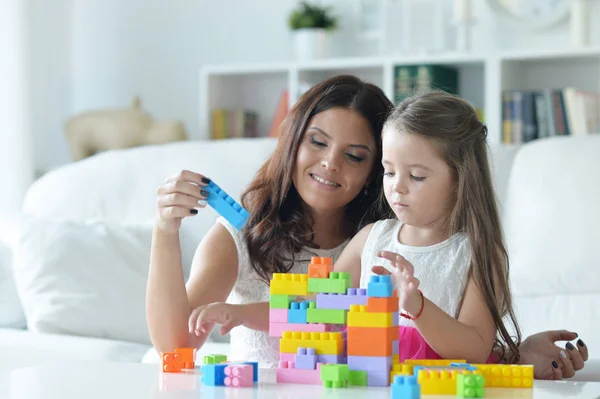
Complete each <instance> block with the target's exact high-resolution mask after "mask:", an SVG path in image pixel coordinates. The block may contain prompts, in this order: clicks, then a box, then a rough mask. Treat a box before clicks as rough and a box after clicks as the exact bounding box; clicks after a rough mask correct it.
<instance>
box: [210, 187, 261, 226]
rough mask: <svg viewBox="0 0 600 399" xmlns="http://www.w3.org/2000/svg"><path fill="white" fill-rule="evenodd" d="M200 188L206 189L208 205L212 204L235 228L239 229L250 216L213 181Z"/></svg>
mask: <svg viewBox="0 0 600 399" xmlns="http://www.w3.org/2000/svg"><path fill="white" fill-rule="evenodd" d="M202 189H204V190H206V191H208V193H209V195H208V197H207V198H206V201H207V202H208V205H210V206H212V207H213V209H214V210H215V211H217V212H218V213H219V214H220V215H221V216H223V217H224V218H225V219H227V220H228V221H229V223H231V224H232V225H233V226H234V227H235V228H236V229H238V230H240V229H241V228H242V227H244V225H245V224H246V222H247V221H248V218H249V217H250V214H249V213H248V211H247V210H245V209H244V208H242V206H241V205H240V204H238V203H237V202H236V201H235V200H234V199H233V198H231V197H230V196H229V195H228V194H227V193H226V192H225V191H223V190H222V189H221V187H219V186H217V185H216V184H215V183H214V182H212V181H211V182H210V183H209V184H208V185H207V186H204V187H202Z"/></svg>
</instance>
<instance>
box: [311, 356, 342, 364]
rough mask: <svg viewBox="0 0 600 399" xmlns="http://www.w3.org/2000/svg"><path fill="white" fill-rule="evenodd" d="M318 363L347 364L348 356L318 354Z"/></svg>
mask: <svg viewBox="0 0 600 399" xmlns="http://www.w3.org/2000/svg"><path fill="white" fill-rule="evenodd" d="M317 363H327V364H345V363H346V356H344V355H317Z"/></svg>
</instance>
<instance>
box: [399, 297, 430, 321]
mask: <svg viewBox="0 0 600 399" xmlns="http://www.w3.org/2000/svg"><path fill="white" fill-rule="evenodd" d="M417 291H419V294H421V309H420V310H419V313H417V315H416V316H415V317H412V316H411V315H409V314H408V313H406V312H401V313H400V316H402V317H404V318H406V319H409V320H417V319H418V318H419V316H421V313H423V309H425V297H424V296H423V293H422V292H421V290H417Z"/></svg>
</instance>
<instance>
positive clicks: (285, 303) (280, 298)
mask: <svg viewBox="0 0 600 399" xmlns="http://www.w3.org/2000/svg"><path fill="white" fill-rule="evenodd" d="M290 302H291V298H290V296H289V295H277V294H271V296H270V297H269V307H270V308H272V309H285V310H288V309H289V308H290Z"/></svg>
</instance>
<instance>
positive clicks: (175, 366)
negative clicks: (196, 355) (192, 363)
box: [160, 352, 183, 373]
mask: <svg viewBox="0 0 600 399" xmlns="http://www.w3.org/2000/svg"><path fill="white" fill-rule="evenodd" d="M160 358H161V360H162V370H163V371H164V372H165V373H180V372H181V370H182V369H183V361H182V356H181V354H180V353H177V352H161V353H160Z"/></svg>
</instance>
